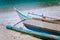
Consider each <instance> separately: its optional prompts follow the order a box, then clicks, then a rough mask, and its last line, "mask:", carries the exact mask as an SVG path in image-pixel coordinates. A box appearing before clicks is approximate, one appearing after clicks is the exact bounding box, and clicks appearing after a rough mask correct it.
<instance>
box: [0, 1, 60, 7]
mask: <svg viewBox="0 0 60 40" xmlns="http://www.w3.org/2000/svg"><path fill="white" fill-rule="evenodd" d="M38 2H39V3H43V2H45V3H48V2H60V0H0V6H12V5H18V4H31V3H38Z"/></svg>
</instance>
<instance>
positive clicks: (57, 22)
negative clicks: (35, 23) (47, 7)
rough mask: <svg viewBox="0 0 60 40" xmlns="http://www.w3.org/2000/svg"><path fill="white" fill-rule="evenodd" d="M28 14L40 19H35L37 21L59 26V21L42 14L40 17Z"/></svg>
mask: <svg viewBox="0 0 60 40" xmlns="http://www.w3.org/2000/svg"><path fill="white" fill-rule="evenodd" d="M28 14H31V15H35V16H39V17H40V18H35V19H37V20H41V21H44V22H48V23H54V24H60V19H57V18H51V17H47V16H44V15H43V14H42V15H38V14H32V13H28Z"/></svg>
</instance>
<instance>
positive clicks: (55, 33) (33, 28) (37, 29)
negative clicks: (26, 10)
mask: <svg viewBox="0 0 60 40" xmlns="http://www.w3.org/2000/svg"><path fill="white" fill-rule="evenodd" d="M24 25H25V26H26V28H28V29H30V30H33V31H37V32H45V33H48V34H53V35H58V36H60V32H59V33H58V32H55V31H52V30H46V29H43V28H38V27H35V26H31V25H27V24H24Z"/></svg>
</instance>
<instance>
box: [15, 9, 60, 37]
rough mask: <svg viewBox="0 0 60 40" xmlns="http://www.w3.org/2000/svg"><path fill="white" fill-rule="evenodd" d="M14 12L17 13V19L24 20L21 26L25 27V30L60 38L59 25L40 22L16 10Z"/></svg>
mask: <svg viewBox="0 0 60 40" xmlns="http://www.w3.org/2000/svg"><path fill="white" fill-rule="evenodd" d="M16 11H17V12H18V14H19V17H20V18H21V19H26V20H24V21H23V24H24V25H25V27H26V28H28V29H30V30H33V31H38V32H45V33H49V34H53V35H58V36H60V25H58V24H52V23H49V22H44V21H40V20H38V18H31V17H29V16H28V15H27V14H24V13H23V12H21V11H19V10H17V9H16ZM46 21H47V20H46Z"/></svg>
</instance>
